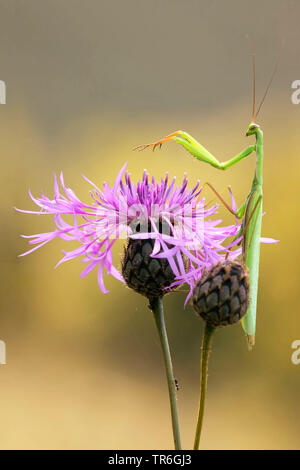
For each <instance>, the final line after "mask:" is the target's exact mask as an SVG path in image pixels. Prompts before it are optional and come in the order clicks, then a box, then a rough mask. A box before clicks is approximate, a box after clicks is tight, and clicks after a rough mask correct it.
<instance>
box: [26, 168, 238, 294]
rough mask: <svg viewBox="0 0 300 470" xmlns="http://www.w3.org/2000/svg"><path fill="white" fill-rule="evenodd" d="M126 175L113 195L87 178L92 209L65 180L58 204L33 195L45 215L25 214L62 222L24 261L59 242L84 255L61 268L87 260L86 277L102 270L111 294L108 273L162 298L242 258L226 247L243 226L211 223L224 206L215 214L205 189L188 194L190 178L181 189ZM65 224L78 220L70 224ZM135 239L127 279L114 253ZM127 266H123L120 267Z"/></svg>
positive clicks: (36, 240) (70, 255)
mask: <svg viewBox="0 0 300 470" xmlns="http://www.w3.org/2000/svg"><path fill="white" fill-rule="evenodd" d="M125 169H126V165H124V167H123V168H122V169H121V171H120V172H119V174H118V175H117V178H116V180H115V183H114V185H113V186H112V187H110V186H109V184H107V183H104V185H103V189H102V190H101V189H99V188H98V187H97V186H96V185H95V184H93V183H91V182H90V181H89V180H88V179H87V178H85V177H84V178H85V179H86V180H87V181H88V182H89V183H90V184H91V185H92V187H93V189H92V190H90V196H91V202H90V203H89V204H86V203H84V202H82V201H80V200H79V198H78V197H77V196H76V195H75V193H74V192H73V191H72V190H71V189H70V188H68V187H67V186H66V185H65V183H64V179H63V175H62V174H61V176H60V183H61V188H62V190H61V189H60V188H59V185H58V181H57V178H56V177H55V183H54V198H53V199H50V198H48V197H47V196H45V195H44V194H42V195H41V197H40V198H35V197H33V196H32V194H31V193H30V192H29V195H30V197H31V199H32V200H33V202H34V203H35V204H36V205H37V206H38V207H39V209H40V210H39V211H26V210H20V212H25V213H30V214H48V215H53V216H54V223H55V229H54V230H53V231H51V232H47V233H40V234H37V235H31V236H23V237H24V238H29V239H30V241H29V244H31V245H35V246H34V247H33V248H32V249H31V250H29V251H27V252H26V253H24V254H23V255H21V256H24V255H27V254H29V253H31V252H33V251H35V250H37V249H38V248H40V247H42V246H43V245H45V244H47V243H48V242H50V241H51V240H54V239H55V238H61V239H63V240H65V241H76V242H77V243H78V247H77V248H75V249H74V250H72V251H64V252H63V253H64V256H63V258H62V259H61V260H60V261H59V263H58V265H60V264H61V263H63V262H65V261H68V260H71V259H74V258H81V259H82V261H83V262H85V263H86V264H87V266H86V268H85V269H84V270H83V272H82V273H81V277H84V276H85V275H87V274H88V273H89V272H91V271H92V270H93V269H97V270H98V283H99V286H100V289H101V290H102V292H104V293H107V292H108V290H107V289H106V287H105V285H104V281H103V273H104V268H105V269H106V271H107V274H108V275H112V276H114V277H115V278H117V279H118V280H120V281H122V282H124V281H125V282H126V283H127V284H128V285H129V287H132V288H133V289H135V290H136V291H138V292H140V293H142V294H144V295H146V296H147V297H149V298H150V297H151V296H154V297H155V296H161V295H163V293H164V292H165V290H166V288H168V287H170V286H171V287H172V286H176V285H179V284H181V283H183V282H186V281H187V282H188V283H189V284H190V286H191V287H192V286H193V285H194V282H193V279H194V277H195V276H196V275H197V276H199V273H201V272H203V271H204V270H205V269H208V268H209V267H211V266H212V265H214V264H216V263H218V262H219V261H222V260H224V259H225V255H227V257H229V258H235V257H236V256H237V255H238V254H239V253H240V250H239V249H238V250H235V251H233V252H232V251H231V250H230V248H231V247H232V245H227V246H225V243H224V242H225V241H226V239H227V238H228V237H230V236H235V235H237V233H238V230H239V225H238V224H235V225H229V226H225V227H224V226H223V227H222V226H220V223H221V222H222V221H221V220H220V219H219V220H214V221H213V220H211V219H210V218H211V216H213V215H215V214H216V212H217V208H218V205H217V204H216V205H213V206H212V207H207V206H206V203H205V199H204V198H203V197H202V198H200V192H201V190H202V188H201V187H200V183H199V182H198V183H197V184H196V186H195V187H194V188H193V189H188V187H187V184H188V181H187V178H186V176H185V177H184V179H183V182H182V184H181V185H176V179H175V178H174V179H173V180H172V181H171V182H170V183H169V181H168V174H167V175H166V177H165V179H161V181H160V182H155V180H154V178H152V179H151V181H149V177H148V174H147V172H146V171H145V172H144V174H143V177H142V180H140V181H139V182H138V183H137V184H134V183H133V182H132V180H131V177H130V175H129V174H128V173H127V172H125ZM65 216H72V217H71V219H72V222H70V217H69V218H68V220H66V217H65ZM120 238H121V239H122V238H123V239H128V241H127V249H126V251H125V256H124V260H123V263H122V273H123V275H122V274H121V272H120V271H119V270H118V269H117V267H116V265H115V264H114V263H113V255H112V248H113V245H114V244H115V242H116V241H117V240H118V239H120ZM118 264H119V263H118Z"/></svg>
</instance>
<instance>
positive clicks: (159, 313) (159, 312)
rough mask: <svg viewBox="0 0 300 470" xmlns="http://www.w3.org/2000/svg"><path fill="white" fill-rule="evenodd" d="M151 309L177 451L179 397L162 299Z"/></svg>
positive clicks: (155, 300)
mask: <svg viewBox="0 0 300 470" xmlns="http://www.w3.org/2000/svg"><path fill="white" fill-rule="evenodd" d="M149 307H150V309H151V310H152V312H153V315H154V320H155V324H156V327H157V332H158V335H159V339H160V344H161V347H162V353H163V358H164V363H165V370H166V376H167V381H168V389H169V398H170V408H171V417H172V428H173V438H174V446H175V450H180V449H181V442H180V430H179V419H178V411H177V397H176V388H175V379H174V374H173V365H172V360H171V353H170V347H169V342H168V336H167V330H166V325H165V319H164V310H163V301H162V298H161V297H158V298H155V299H151V301H150V304H149Z"/></svg>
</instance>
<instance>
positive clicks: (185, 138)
mask: <svg viewBox="0 0 300 470" xmlns="http://www.w3.org/2000/svg"><path fill="white" fill-rule="evenodd" d="M171 140H174V141H175V142H177V143H178V144H180V145H182V146H183V147H184V148H185V149H186V150H187V151H188V152H189V153H190V154H191V155H193V156H194V157H195V158H197V159H198V160H200V161H202V162H206V163H209V164H210V165H212V166H213V167H214V168H218V169H219V170H227V168H230V167H232V166H233V165H235V164H236V163H238V162H240V161H241V160H243V159H244V158H246V157H248V155H250V154H251V153H252V152H255V150H256V145H250V146H249V147H247V148H246V149H244V150H243V151H242V152H240V153H238V154H237V155H235V156H234V157H233V158H231V159H229V160H227V161H226V162H220V161H219V160H218V159H217V158H216V157H214V155H212V153H210V152H209V151H208V150H207V149H206V148H205V147H203V145H201V144H200V143H199V142H198V141H197V140H196V139H194V137H192V136H191V135H190V134H188V133H187V132H184V131H176V132H173V133H172V134H169V135H167V136H166V137H164V138H162V139H160V140H157V141H156V142H152V143H150V144H144V145H139V146H138V147H135V148H134V150H145V149H146V148H149V147H152V148H153V150H155V149H156V148H157V147H161V146H162V144H163V143H165V142H170V141H171Z"/></svg>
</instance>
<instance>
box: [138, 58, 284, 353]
mask: <svg viewBox="0 0 300 470" xmlns="http://www.w3.org/2000/svg"><path fill="white" fill-rule="evenodd" d="M277 66H278V61H277V63H276V66H275V68H274V71H273V74H272V76H271V79H270V81H269V83H268V85H267V87H266V90H265V93H264V95H263V97H262V100H261V102H260V104H259V106H258V109H257V111H255V98H256V77H255V55H254V53H253V52H252V67H253V106H252V117H251V122H250V124H249V126H248V129H247V131H246V136H247V137H248V136H252V135H254V136H255V144H254V145H250V146H248V147H247V148H246V149H244V150H243V151H242V152H240V153H238V154H237V155H235V156H234V157H233V158H231V159H229V160H227V161H225V162H220V161H219V160H218V159H217V158H216V157H215V156H214V155H212V153H210V152H209V151H208V150H207V149H206V148H205V147H204V146H203V145H202V144H200V143H199V142H198V141H197V140H196V139H194V137H192V136H191V135H190V134H188V133H187V132H185V131H176V132H173V133H172V134H169V135H167V136H166V137H164V138H162V139H160V140H157V141H156V142H153V143H149V144H145V145H139V146H137V147H135V148H134V150H144V149H146V148H149V147H152V148H153V150H155V149H156V148H157V147H159V148H161V146H162V144H164V143H166V142H170V141H175V142H177V143H178V144H180V145H182V146H183V147H184V148H185V149H186V150H187V151H188V152H189V153H190V154H191V155H193V156H194V157H195V158H196V159H197V160H199V161H201V162H205V163H208V164H209V165H211V166H213V167H214V168H216V169H218V170H223V171H224V170H227V169H228V168H231V167H232V166H234V165H236V164H237V163H239V162H240V161H241V160H243V159H244V158H246V157H248V156H249V155H250V154H252V153H253V152H256V168H255V173H254V178H253V181H252V186H251V189H250V192H249V194H248V196H247V198H246V201H245V202H244V204H242V206H241V207H240V208H239V209H237V210H236V211H233V210H232V209H230V208H229V210H230V211H231V212H232V213H233V214H234V215H235V216H236V217H237V218H238V219H241V220H242V223H241V232H240V234H243V241H242V248H243V261H244V262H245V264H246V265H247V267H248V269H249V276H250V299H249V306H248V309H247V312H246V315H245V316H244V317H243V318H242V327H243V329H244V331H245V334H246V336H247V340H248V345H249V348H251V347H252V346H253V345H254V343H255V330H256V310H257V295H258V276H259V258H260V243H261V225H262V216H263V211H262V208H263V154H264V145H263V131H262V129H261V127H260V126H259V124H257V123H256V119H257V116H258V114H259V112H260V110H261V107H262V104H263V102H264V101H265V98H266V96H267V93H268V91H269V89H270V87H271V84H272V81H273V78H274V76H275V73H276V70H277ZM209 186H210V187H211V188H212V186H211V185H209ZM212 189H213V188H212ZM213 190H214V189H213ZM214 192H215V193H216V194H217V195H218V193H217V192H216V191H215V190H214ZM218 197H219V195H218ZM220 199H221V198H220ZM227 207H228V206H227Z"/></svg>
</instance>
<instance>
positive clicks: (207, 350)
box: [194, 323, 215, 450]
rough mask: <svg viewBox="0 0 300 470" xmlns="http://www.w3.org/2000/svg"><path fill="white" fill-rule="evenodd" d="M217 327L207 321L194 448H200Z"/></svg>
mask: <svg viewBox="0 0 300 470" xmlns="http://www.w3.org/2000/svg"><path fill="white" fill-rule="evenodd" d="M214 331H215V328H214V327H213V326H211V325H209V324H208V323H205V328H204V333H203V337H202V346H201V356H200V396H199V411H198V420H197V426H196V433H195V441H194V450H198V449H199V444H200V437H201V430H202V424H203V417H204V409H205V399H206V389H207V372H208V360H209V354H210V350H211V343H212V337H213V333H214Z"/></svg>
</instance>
